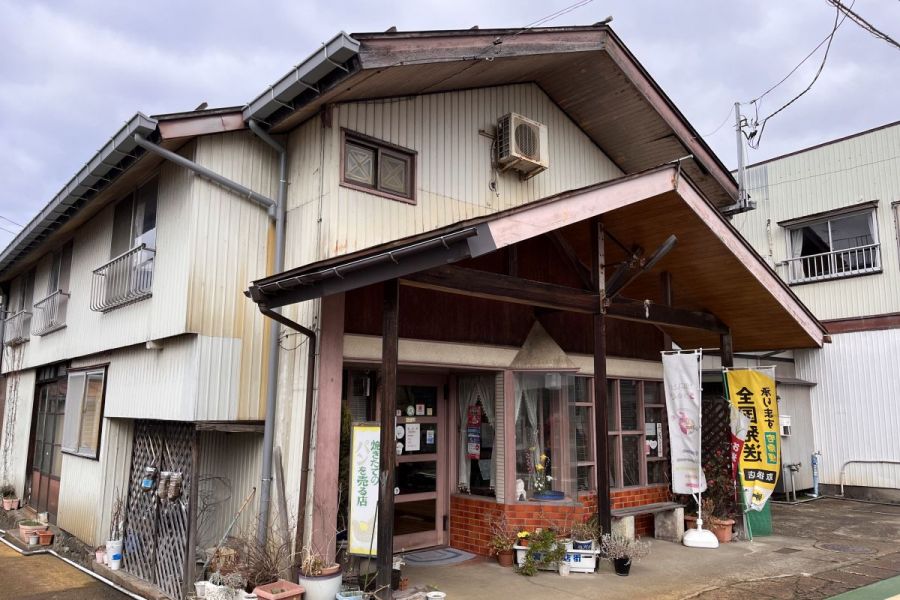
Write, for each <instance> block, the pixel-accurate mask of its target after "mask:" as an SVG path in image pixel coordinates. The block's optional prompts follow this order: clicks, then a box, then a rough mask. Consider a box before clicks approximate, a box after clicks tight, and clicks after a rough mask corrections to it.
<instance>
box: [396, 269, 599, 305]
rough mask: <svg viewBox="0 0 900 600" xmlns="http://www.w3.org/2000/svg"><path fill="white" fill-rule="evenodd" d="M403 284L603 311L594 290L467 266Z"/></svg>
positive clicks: (412, 277)
mask: <svg viewBox="0 0 900 600" xmlns="http://www.w3.org/2000/svg"><path fill="white" fill-rule="evenodd" d="M401 283H403V284H404V285H408V286H412V287H419V288H425V289H431V290H439V291H442V292H449V293H451V294H461V295H464V296H475V297H477V298H487V299H488V300H498V301H501V302H512V303H513V304H525V305H528V306H542V307H544V308H552V309H557V310H566V311H570V312H580V313H586V314H594V313H596V312H598V311H599V310H600V296H599V295H597V294H596V293H593V292H587V291H585V290H579V289H576V288H570V287H567V286H564V285H555V284H552V283H544V282H542V281H532V280H530V279H521V278H519V277H510V276H509V275H503V274H501V273H489V272H487V271H478V270H475V269H467V268H464V267H454V266H449V265H448V266H444V267H437V268H434V269H430V270H428V271H422V272H420V273H416V274H414V275H407V276H405V277H404V278H403V279H402V280H401Z"/></svg>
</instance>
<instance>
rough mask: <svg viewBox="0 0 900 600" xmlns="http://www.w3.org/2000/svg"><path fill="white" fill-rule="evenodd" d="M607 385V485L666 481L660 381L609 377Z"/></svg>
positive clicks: (664, 410) (664, 424) (667, 461)
mask: <svg viewBox="0 0 900 600" xmlns="http://www.w3.org/2000/svg"><path fill="white" fill-rule="evenodd" d="M607 385H608V389H607V394H608V402H609V404H608V411H609V415H608V427H609V442H608V443H609V470H610V472H609V484H610V487H613V488H623V487H638V486H647V485H657V484H667V483H668V482H669V459H668V429H667V423H668V421H667V418H666V406H665V399H664V397H663V389H662V384H661V383H660V382H658V381H640V380H637V379H610V380H608V383H607Z"/></svg>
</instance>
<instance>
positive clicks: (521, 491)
mask: <svg viewBox="0 0 900 600" xmlns="http://www.w3.org/2000/svg"><path fill="white" fill-rule="evenodd" d="M516 500H526V497H525V482H524V481H522V480H521V479H516Z"/></svg>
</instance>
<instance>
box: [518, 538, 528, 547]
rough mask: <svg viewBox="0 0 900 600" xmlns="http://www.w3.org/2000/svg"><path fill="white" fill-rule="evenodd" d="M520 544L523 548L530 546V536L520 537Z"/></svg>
mask: <svg viewBox="0 0 900 600" xmlns="http://www.w3.org/2000/svg"><path fill="white" fill-rule="evenodd" d="M519 546H522V547H523V548H527V547H528V538H519Z"/></svg>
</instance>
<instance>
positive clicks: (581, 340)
mask: <svg viewBox="0 0 900 600" xmlns="http://www.w3.org/2000/svg"><path fill="white" fill-rule="evenodd" d="M270 136H273V137H274V139H273V137H270ZM167 151H175V152H177V155H173V154H172V153H171V152H167ZM179 157H180V158H179ZM211 182H213V183H211ZM273 198H274V199H275V200H274V201H272V200H270V199H273ZM736 198H737V186H736V184H735V182H734V179H733V178H732V177H731V175H730V173H729V172H728V171H727V169H726V168H725V167H724V166H723V165H722V163H721V162H720V161H719V160H718V159H717V158H716V156H715V155H714V154H713V153H712V151H711V150H710V149H709V148H708V147H707V146H706V145H705V143H704V142H703V141H702V139H701V138H700V136H699V135H698V134H697V132H696V131H695V130H694V129H693V127H691V125H690V124H689V123H688V122H687V121H686V120H685V118H684V116H683V115H682V114H681V113H680V112H679V111H678V109H677V108H676V107H675V106H674V104H673V103H672V102H671V100H670V99H669V98H668V97H666V95H665V93H664V92H663V90H661V89H660V88H659V86H658V85H657V84H656V83H655V82H654V81H653V80H652V78H651V77H650V76H649V74H648V73H647V72H646V71H645V70H644V69H643V67H642V66H641V65H640V64H639V63H638V62H637V60H636V59H635V57H634V56H633V55H632V54H631V53H630V52H629V50H628V49H627V48H626V47H625V45H624V44H623V43H622V42H621V40H619V38H618V37H617V36H616V35H615V34H614V33H613V32H612V30H611V29H610V28H609V27H608V26H606V25H603V24H597V25H594V26H588V27H559V28H544V29H529V30H478V29H473V30H467V31H437V32H399V33H398V32H394V31H389V32H385V33H366V34H354V35H352V36H348V35H346V34H343V33H342V34H339V35H338V36H336V37H334V38H333V39H332V40H330V41H329V42H328V43H326V44H324V45H323V46H322V48H321V49H320V50H319V51H317V52H315V53H313V54H312V55H311V56H309V57H308V58H307V59H305V60H304V61H302V62H301V63H299V64H298V65H297V66H295V67H294V68H293V69H291V71H290V72H289V73H288V74H287V75H285V76H284V77H283V78H282V79H280V80H279V81H277V82H275V83H274V84H273V85H272V86H270V87H268V88H267V89H266V90H265V91H264V92H263V93H262V94H260V96H258V97H257V98H255V99H254V100H252V101H251V102H249V103H248V104H247V105H246V106H244V107H242V108H240V109H222V110H217V111H198V112H195V113H186V114H176V115H167V116H158V117H155V118H153V119H149V118H146V117H143V116H140V115H138V116H137V117H135V120H133V121H132V122H131V123H129V125H128V126H126V128H124V129H123V130H122V131H121V132H119V134H117V135H116V136H115V137H114V138H113V140H112V141H111V143H110V144H109V145H108V146H107V147H105V148H104V149H103V150H101V151H100V153H98V155H97V156H96V157H95V158H94V159H92V160H91V161H90V162H89V163H88V165H87V166H86V167H85V170H83V171H82V172H81V173H79V174H78V175H77V176H76V178H75V179H74V180H73V181H72V182H71V183H70V184H69V185H67V186H66V188H64V190H63V191H62V192H61V193H60V195H59V196H58V197H57V198H55V199H54V200H53V201H52V202H51V203H50V205H49V206H48V207H47V208H46V209H45V210H44V211H42V213H41V214H40V215H39V216H38V217H36V219H35V220H34V221H33V222H32V223H31V224H29V226H28V227H27V228H26V230H25V231H24V232H23V233H22V234H21V235H20V236H19V237H18V238H17V239H16V240H15V241H14V243H13V244H12V245H11V246H10V248H8V249H7V250H6V251H4V253H3V254H2V255H0V274H2V275H0V283H3V284H4V285H5V286H6V288H7V293H8V295H9V296H8V297H9V304H8V306H9V308H8V310H9V313H10V314H9V317H8V318H7V319H6V328H7V333H6V334H5V336H4V340H5V342H6V345H5V356H4V372H5V373H7V374H8V384H7V389H8V400H7V409H6V415H7V421H8V423H12V424H14V427H12V432H13V433H11V434H7V435H6V436H5V438H4V456H5V457H8V461H7V462H8V467H7V468H6V470H5V471H4V477H8V478H9V479H11V480H12V481H14V482H15V483H16V485H17V486H18V487H19V488H20V489H22V488H26V492H25V495H26V500H27V501H28V503H29V504H30V505H31V506H33V507H34V508H35V509H37V510H48V511H49V512H53V513H55V515H56V521H57V523H58V524H59V525H60V526H61V527H63V528H65V529H68V530H70V531H72V532H73V533H75V534H76V535H78V536H79V537H81V538H82V539H84V540H87V541H91V542H92V543H99V542H100V541H102V539H103V537H104V531H105V530H106V528H107V526H108V517H105V516H104V515H106V514H107V512H108V510H107V509H108V505H109V503H110V498H111V496H112V494H111V492H110V491H111V490H112V491H115V489H116V488H117V487H118V488H119V489H121V490H124V489H125V488H128V507H129V514H128V517H127V522H126V547H125V555H126V556H125V568H126V569H129V570H131V571H132V572H135V573H136V574H138V575H139V576H142V577H144V578H147V579H151V580H153V578H152V576H151V575H148V574H147V573H146V572H145V571H144V570H142V569H143V566H139V565H142V564H143V563H141V562H140V561H137V564H136V560H135V558H134V557H133V556H132V557H130V556H129V552H133V551H134V548H137V547H138V546H141V545H142V544H143V542H144V541H145V538H144V537H143V536H144V535H145V533H144V532H143V530H142V525H141V521H140V520H141V517H142V515H143V514H146V511H148V510H152V511H154V512H153V514H157V515H160V516H161V517H162V518H165V517H166V514H167V513H166V510H168V507H169V505H168V504H164V503H163V504H153V502H155V501H154V500H152V499H150V496H148V495H147V494H146V493H145V492H143V491H141V488H140V483H141V481H142V477H143V475H144V474H145V473H146V472H149V471H147V469H148V468H149V467H154V468H158V470H167V471H179V469H180V471H179V472H186V471H187V469H186V467H185V465H188V464H190V465H196V468H195V469H194V468H192V469H191V476H192V477H194V473H196V477H195V482H196V485H195V484H194V482H189V481H188V480H187V479H185V484H184V488H185V490H193V489H197V487H196V486H199V485H202V483H203V481H200V480H201V479H202V478H203V477H206V480H207V481H208V482H213V483H215V482H219V483H215V485H214V484H213V483H210V484H209V485H210V487H209V488H208V489H209V490H211V491H210V492H209V494H211V495H212V496H213V500H214V502H213V503H212V504H214V505H215V506H216V507H217V509H218V511H219V512H217V513H215V514H224V513H228V514H232V512H233V511H234V510H236V509H237V506H238V505H239V504H240V503H241V501H242V499H243V498H244V497H245V496H246V493H247V492H249V490H250V488H251V487H252V486H253V485H256V481H257V480H259V486H260V491H261V492H262V491H263V490H264V489H266V486H267V482H270V481H271V479H272V476H273V471H272V470H271V469H272V467H273V466H275V467H277V460H275V461H273V460H272V459H271V456H272V452H271V451H272V449H273V448H277V449H279V450H280V454H281V456H282V457H283V470H284V477H283V478H282V479H281V480H280V481H279V482H278V485H277V486H276V487H277V488H278V489H277V490H276V491H277V492H278V493H277V494H276V493H272V494H269V495H267V496H266V497H264V498H262V502H261V503H260V508H261V512H262V514H264V515H265V518H268V516H269V515H270V512H269V508H270V504H272V502H271V500H269V498H273V497H274V498H278V499H279V502H280V503H281V504H282V506H286V507H287V509H286V512H288V513H289V516H290V517H291V518H296V519H297V521H298V528H297V535H296V544H297V547H298V549H299V548H301V547H306V548H312V549H314V550H316V551H320V552H322V553H323V554H325V555H333V554H334V552H335V538H336V536H337V533H338V530H339V529H343V528H344V527H345V526H346V524H345V522H344V521H343V520H342V519H343V518H345V517H346V514H345V512H344V511H343V508H342V506H343V504H344V503H345V502H346V490H347V483H348V481H347V475H346V471H345V470H342V467H343V468H346V461H347V459H348V457H347V448H346V439H343V440H342V438H343V436H342V432H345V431H346V427H345V426H346V424H348V423H349V422H352V421H357V422H358V421H376V422H378V423H379V424H380V426H381V436H382V437H381V447H382V448H385V449H387V451H386V452H381V457H382V463H381V464H380V465H379V469H380V480H381V481H382V484H381V493H380V494H379V499H378V501H379V503H380V506H381V508H380V510H381V511H382V512H381V514H382V515H389V516H385V517H382V518H381V519H380V520H379V525H380V527H379V531H378V536H379V539H378V548H379V558H380V559H382V560H387V561H388V563H387V564H389V559H390V557H391V549H392V548H394V549H397V550H400V549H401V548H402V549H406V550H409V549H414V548H420V547H428V546H436V545H448V544H449V545H452V546H455V547H459V548H463V549H467V550H471V551H473V552H476V553H486V551H487V540H488V537H489V532H488V529H489V520H490V519H491V518H492V517H495V516H498V515H501V514H505V515H506V516H507V518H508V521H509V522H510V523H511V524H513V525H515V526H522V527H536V526H538V527H540V526H547V525H560V526H562V525H564V524H565V523H566V522H571V520H572V519H576V518H577V519H581V518H584V517H586V516H588V515H590V514H594V513H596V514H598V515H599V517H600V519H601V521H604V525H606V526H607V528H608V524H609V519H610V514H611V511H612V510H615V509H617V508H619V509H621V508H625V507H636V506H640V505H646V504H652V503H657V502H660V501H662V500H665V499H667V498H669V494H670V488H669V484H668V481H669V474H670V472H671V471H670V470H671V465H670V464H669V462H668V460H667V453H668V451H667V443H668V442H667V437H666V436H667V434H666V432H667V427H668V423H669V420H670V418H672V415H667V414H666V410H665V399H664V397H663V392H662V385H661V380H662V369H661V362H660V352H661V351H663V350H666V349H667V348H670V347H671V344H672V343H673V342H674V343H675V344H677V345H678V346H680V347H682V348H696V347H706V348H720V347H721V350H720V352H721V354H722V355H723V361H724V362H725V363H726V364H727V363H728V362H729V361H730V357H731V354H732V352H733V351H760V350H769V349H771V348H791V349H793V348H817V347H819V346H821V345H822V343H823V342H824V341H825V340H826V333H825V330H824V329H823V328H822V326H821V325H820V324H819V323H818V321H817V320H816V319H815V317H813V315H812V314H811V313H810V312H809V311H808V310H807V309H806V308H805V306H804V305H803V304H802V302H800V300H798V298H797V297H796V296H795V295H794V293H793V292H792V291H791V288H790V287H789V286H787V285H786V284H785V283H784V282H783V281H782V280H781V279H780V278H779V277H778V276H777V274H776V273H775V271H774V270H772V268H771V267H770V266H769V265H767V264H766V263H765V262H764V261H763V260H762V259H761V258H760V257H759V256H758V254H757V253H756V252H755V251H754V250H753V249H752V247H751V246H750V245H749V244H748V243H747V242H746V241H745V240H743V238H742V237H741V236H740V235H739V233H738V232H737V231H736V230H735V229H734V228H733V227H732V226H731V224H730V223H729V222H728V221H727V219H725V218H724V217H723V216H722V214H721V213H720V212H719V211H720V210H721V209H722V208H724V207H727V206H730V205H732V204H733V203H734V202H735V200H736ZM270 217H274V222H275V224H274V225H273V224H272V219H270ZM54 273H58V275H54ZM244 291H246V292H247V295H248V296H250V298H249V299H248V298H246V297H245V296H244V295H243V292H244ZM45 298H46V299H45ZM38 304H40V305H41V306H42V307H44V308H39V307H38V306H37V305H38ZM51 305H54V306H56V308H55V309H52V310H50V311H49V312H45V310H47V309H46V307H49V306H51ZM258 309H259V310H258ZM279 309H280V310H281V312H280V313H279V312H277V311H279ZM54 311H55V312H54ZM260 311H261V312H262V313H263V314H264V315H265V316H266V317H268V318H269V319H270V320H269V322H268V323H267V322H266V319H264V318H263V315H261V314H260ZM271 323H277V324H278V329H275V330H270V329H269V324H271ZM270 331H273V333H268V332H270ZM267 335H268V336H269V337H268V338H267V337H266V336H267ZM273 342H275V346H274V347H275V351H274V352H271V351H270V350H269V348H272V344H273ZM276 358H277V361H276V362H273V361H275V359H276ZM273 366H277V367H278V369H277V371H272V368H273ZM272 373H274V374H275V375H277V377H275V378H274V379H270V377H269V375H270V374H272ZM276 386H277V388H276ZM716 406H717V407H719V408H720V407H721V406H725V405H724V403H722V404H720V405H716ZM717 407H713V408H712V409H711V410H719V408H717ZM470 418H471V420H472V422H476V423H477V428H478V431H477V432H470V431H469V426H468V423H469V419H470ZM46 423H52V426H50V427H48V426H47V425H46ZM7 430H8V431H10V429H9V428H7ZM209 430H214V431H209ZM248 430H249V431H250V432H248ZM401 430H402V432H401ZM259 431H262V432H263V435H262V436H260V435H259ZM476 433H477V435H476ZM719 433H720V434H723V433H724V430H723V431H721V432H719ZM470 434H472V435H474V436H475V437H477V443H474V442H473V443H472V444H470V441H471V440H470V439H469V437H468V436H469V435H470ZM720 437H721V436H720ZM189 439H192V440H196V443H188V442H187V441H186V440H189ZM473 439H474V438H473ZM176 447H177V449H178V450H177V451H178V452H180V454H179V456H181V457H182V458H184V456H185V454H190V455H191V456H190V457H187V458H186V459H184V460H183V461H182V462H178V461H170V460H169V459H168V458H166V457H167V456H168V454H170V453H173V452H175V451H176V450H175V448H176ZM7 448H8V450H7ZM36 448H37V449H40V451H41V454H40V455H39V454H38V452H37V451H36V450H35V449H36ZM45 449H46V450H45ZM45 452H46V453H49V454H46V456H49V457H50V458H49V459H47V460H46V462H45V459H44V458H43V457H44V456H45V454H44V453H45ZM542 456H543V458H542ZM160 461H162V462H160ZM167 461H168V462H167ZM547 461H549V462H547ZM170 462H171V463H174V465H175V467H176V468H171V466H170V464H169V463H170ZM538 462H541V464H542V467H543V465H544V464H546V470H547V473H546V474H549V476H550V477H551V479H543V480H542V481H543V483H541V482H539V481H538V479H539V477H538V476H537V475H538V474H537V470H538V469H536V465H537V464H538ZM275 471H277V468H276V469H275ZM342 473H343V474H344V476H342V475H341V474H342ZM223 481H227V482H228V484H227V490H221V489H219V488H221V485H220V482H223ZM217 485H218V486H219V488H217V487H216V486H217ZM44 490H46V492H45V491H44ZM217 490H218V491H217ZM225 492H227V494H226V493H225ZM192 493H193V494H194V498H195V501H194V502H190V501H189V500H190V496H188V503H187V504H186V505H185V511H186V514H187V515H188V527H187V528H186V529H184V531H187V532H188V534H187V535H186V537H185V539H182V538H178V542H177V544H176V545H178V544H181V547H183V548H188V549H190V550H191V551H193V550H194V549H195V548H196V547H197V546H199V545H202V542H203V540H204V539H210V537H212V538H215V537H217V536H219V535H222V534H224V533H225V525H227V524H225V523H222V522H221V520H218V521H215V522H213V523H212V524H209V523H202V524H200V525H202V526H198V523H197V521H198V520H200V519H199V517H197V518H194V517H191V516H190V515H195V514H198V513H200V514H203V513H204V511H203V510H202V507H199V506H198V505H199V504H200V502H201V497H200V493H199V492H192ZM217 493H218V494H220V496H221V498H227V501H223V500H221V498H218V497H216V494H217ZM279 495H280V497H279ZM51 506H52V510H50V507H51ZM148 507H149V508H148ZM198 509H199V510H198ZM141 511H144V512H141ZM281 512H282V515H283V513H284V512H285V511H281ZM273 522H275V523H276V524H277V526H282V524H281V522H280V521H279V520H278V519H273ZM638 527H639V529H642V530H643V531H644V532H645V533H650V532H651V530H652V519H650V520H648V519H644V520H643V521H641V522H639V523H638ZM194 528H199V530H200V531H199V533H198V534H196V535H197V538H196V539H194V538H191V537H190V531H192V530H193V529H194ZM204 532H206V533H205V534H204ZM129 536H131V537H129ZM129 539H132V540H134V541H135V543H134V544H132V546H131V550H130V547H129V543H128V542H129ZM373 541H374V540H373ZM138 542H140V543H138ZM151 545H152V544H151ZM161 545H162V544H159V543H157V546H161ZM169 545H171V544H169ZM185 556H187V557H190V556H191V552H186V553H184V554H177V553H176V554H175V556H174V558H170V559H171V560H174V561H175V562H177V560H182V561H184V562H190V560H189V558H188V560H186V561H185ZM185 569H186V570H185V572H186V573H187V572H189V571H187V567H185ZM386 572H387V573H389V572H390V569H389V568H388V569H387V571H386ZM384 573H385V571H384V570H383V571H382V573H381V575H382V576H383V575H384ZM156 583H157V584H158V585H160V586H162V587H164V589H165V590H166V591H167V592H168V593H170V594H172V595H177V594H178V593H179V592H178V591H177V590H175V589H174V588H175V587H178V586H177V585H176V586H174V587H173V586H171V585H168V584H167V583H166V582H162V581H156Z"/></svg>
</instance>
